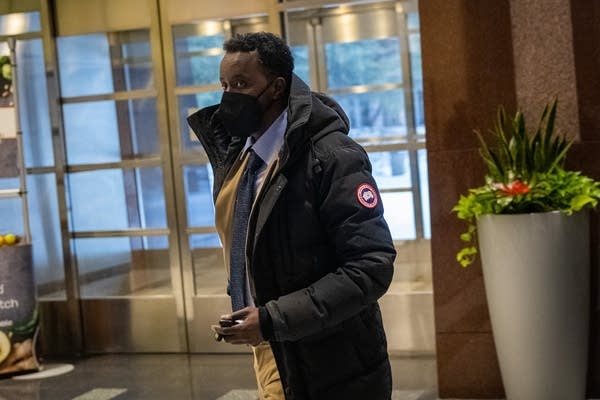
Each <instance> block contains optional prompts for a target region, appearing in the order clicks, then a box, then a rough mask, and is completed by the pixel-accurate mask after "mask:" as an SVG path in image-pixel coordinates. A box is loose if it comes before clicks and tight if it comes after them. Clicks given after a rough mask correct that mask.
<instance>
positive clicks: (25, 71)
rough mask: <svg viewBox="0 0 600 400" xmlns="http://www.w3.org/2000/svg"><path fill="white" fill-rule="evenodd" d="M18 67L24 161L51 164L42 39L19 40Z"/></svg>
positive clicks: (36, 165) (32, 165) (30, 165)
mask: <svg viewBox="0 0 600 400" xmlns="http://www.w3.org/2000/svg"><path fill="white" fill-rule="evenodd" d="M36 14H37V13H36ZM17 68H18V71H19V81H18V82H17V84H18V89H19V105H20V109H19V111H20V112H19V115H20V117H21V119H20V122H21V129H22V130H23V143H24V146H23V147H24V148H23V150H24V154H25V165H26V166H27V167H47V166H52V165H53V164H54V155H53V151H52V132H51V129H50V116H49V114H48V93H47V90H46V71H45V66H44V49H43V44H42V39H34V40H20V41H19V44H18V46H17Z"/></svg>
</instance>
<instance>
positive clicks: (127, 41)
mask: <svg viewBox="0 0 600 400" xmlns="http://www.w3.org/2000/svg"><path fill="white" fill-rule="evenodd" d="M57 48H58V64H59V68H60V72H61V73H60V77H61V79H60V88H61V93H62V95H63V96H64V97H72V96H87V95H97V94H106V93H113V92H119V91H129V90H136V89H150V88H152V87H153V85H154V83H153V75H152V61H151V51H150V35H149V32H148V30H136V31H125V32H111V33H96V34H89V35H81V36H64V37H59V38H58V40H57Z"/></svg>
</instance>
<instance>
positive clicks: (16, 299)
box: [0, 56, 40, 378]
mask: <svg viewBox="0 0 600 400" xmlns="http://www.w3.org/2000/svg"><path fill="white" fill-rule="evenodd" d="M12 84H13V75H12V67H11V60H10V58H9V57H8V56H0V177H2V176H3V172H4V175H5V176H6V174H7V173H9V172H10V170H11V168H14V170H15V171H17V170H19V169H20V168H22V166H18V165H14V164H17V163H16V160H18V159H19V157H15V153H16V151H18V146H16V145H14V144H16V142H17V140H18V138H17V129H16V126H17V120H16V117H17V114H16V113H17V111H16V107H15V104H14V103H15V101H14V98H15V93H14V92H13V87H12ZM9 161H12V164H13V165H8V162H9ZM2 170H4V171H2ZM9 175H10V173H9ZM21 190H23V188H21ZM24 208H26V206H24ZM24 212H27V210H24ZM2 230H3V227H2V223H1V220H0V378H2V377H8V376H12V375H17V374H22V373H25V372H31V371H37V370H39V369H40V364H39V362H38V359H37V356H36V351H35V350H36V349H35V347H36V346H35V342H36V338H37V331H38V311H37V300H36V292H35V282H34V278H33V257H32V251H31V244H29V243H24V241H21V240H20V238H19V237H18V236H16V235H15V234H12V233H7V232H2Z"/></svg>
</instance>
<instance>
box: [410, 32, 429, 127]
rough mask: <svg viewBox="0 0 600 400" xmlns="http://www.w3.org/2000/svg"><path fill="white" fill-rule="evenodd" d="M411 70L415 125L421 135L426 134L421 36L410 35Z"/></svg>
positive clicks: (416, 34)
mask: <svg viewBox="0 0 600 400" xmlns="http://www.w3.org/2000/svg"><path fill="white" fill-rule="evenodd" d="M408 38H409V50H410V70H411V75H412V87H413V105H414V110H415V125H416V128H417V133H418V134H419V135H424V134H425V106H424V104H423V69H422V65H421V35H420V34H418V33H411V34H410V35H409V37H408Z"/></svg>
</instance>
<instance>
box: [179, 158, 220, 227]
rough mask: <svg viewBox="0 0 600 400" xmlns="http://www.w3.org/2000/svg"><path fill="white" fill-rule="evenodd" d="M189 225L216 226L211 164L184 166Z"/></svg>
mask: <svg viewBox="0 0 600 400" xmlns="http://www.w3.org/2000/svg"><path fill="white" fill-rule="evenodd" d="M183 183H184V186H185V198H186V210H187V212H188V215H187V221H188V226H199V227H206V226H214V222H215V211H214V205H213V196H212V185H213V174H212V170H211V168H210V166H209V165H193V166H185V167H184V168H183Z"/></svg>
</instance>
